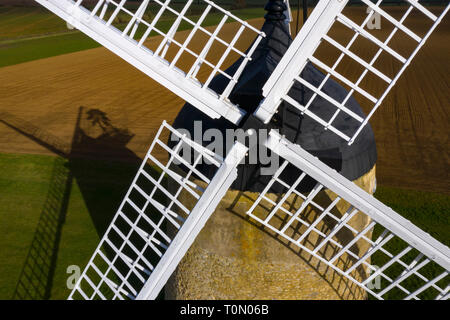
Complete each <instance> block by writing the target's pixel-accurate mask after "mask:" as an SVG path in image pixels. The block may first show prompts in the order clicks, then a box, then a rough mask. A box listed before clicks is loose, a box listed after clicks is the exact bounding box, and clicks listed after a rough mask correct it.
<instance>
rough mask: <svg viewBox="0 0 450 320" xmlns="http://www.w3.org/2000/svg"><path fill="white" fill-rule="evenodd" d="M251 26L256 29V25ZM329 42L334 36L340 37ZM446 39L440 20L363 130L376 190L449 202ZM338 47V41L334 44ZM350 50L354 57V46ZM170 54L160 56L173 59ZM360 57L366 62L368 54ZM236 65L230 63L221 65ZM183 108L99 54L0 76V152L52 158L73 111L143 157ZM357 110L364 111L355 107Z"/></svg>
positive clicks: (448, 22)
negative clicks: (372, 145) (371, 139)
mask: <svg viewBox="0 0 450 320" xmlns="http://www.w3.org/2000/svg"><path fill="white" fill-rule="evenodd" d="M349 12H350V14H353V15H360V16H362V13H363V12H362V11H361V9H359V8H351V10H350V11H349ZM422 21H423V20H420V19H417V20H414V21H413V22H412V23H414V25H415V26H416V27H418V28H419V29H420V28H423V26H422V25H421V24H422ZM251 22H252V24H253V25H254V26H256V27H260V26H261V25H262V22H263V20H262V19H259V20H253V21H251ZM235 27H236V26H235V25H233V24H228V25H225V27H224V31H223V32H222V37H224V39H226V40H229V39H231V38H232V36H233V35H234V31H235V30H236V28H235ZM210 29H212V28H210ZM388 31H390V30H384V29H383V21H382V28H381V30H374V31H373V32H379V33H380V34H383V33H385V34H386V35H387V34H388V33H387V32H388ZM335 32H336V34H337V35H338V36H340V34H339V33H340V32H341V29H337V30H335ZM342 32H343V31H342ZM187 34H188V31H183V32H180V33H178V34H177V40H180V41H181V40H183V39H184V38H185V37H186V36H187ZM449 36H450V17H447V18H445V19H444V21H443V22H442V23H441V25H440V26H439V27H438V28H437V29H436V31H435V32H434V34H432V35H431V37H430V39H429V40H428V42H427V43H426V44H425V46H424V47H423V48H422V50H421V51H420V52H419V54H418V56H417V57H416V58H415V59H414V60H413V63H412V64H411V65H410V67H409V68H408V69H407V71H406V72H405V73H404V75H403V76H402V77H401V78H400V80H399V81H398V83H397V85H396V87H395V88H394V89H393V90H392V91H391V92H390V94H389V95H388V97H387V98H386V100H385V101H384V103H383V104H382V106H381V107H380V109H379V110H378V111H377V112H376V113H375V115H374V116H373V118H372V120H371V121H370V122H371V124H372V127H373V129H374V131H375V136H376V142H377V147H378V156H379V159H378V162H377V180H378V183H379V184H382V185H389V186H397V187H403V188H413V189H419V190H430V191H436V192H441V193H447V194H449V193H450V188H449V184H450V179H449V173H448V171H449V170H448V169H449V156H448V150H449V141H448V138H449V129H448V128H449V126H448V124H449V116H448V110H449V103H450V99H449V74H450V63H449V61H448V56H449V53H450V52H449V51H450V43H449ZM345 37H346V35H345V34H344V32H343V34H342V38H343V39H344V38H345ZM160 40H161V38H159V37H155V38H151V39H150V40H149V41H148V46H149V47H150V48H152V47H154V46H156V45H157V44H158V43H159V42H160ZM252 40H253V39H252V38H251V37H248V38H246V39H243V41H242V43H240V44H239V47H240V48H242V49H245V48H246V47H248V45H249V44H250V42H251V41H252ZM392 41H393V47H394V48H395V49H396V50H398V51H399V52H402V51H403V50H407V49H408V47H409V46H410V44H411V42H410V41H409V39H407V37H406V36H403V37H394V38H393V40H392ZM203 44H204V42H203V41H201V40H199V41H196V42H195V43H194V44H193V46H192V48H191V49H193V50H197V52H198V50H199V48H201V47H202V45H203ZM355 45H356V46H360V47H361V48H363V47H364V43H363V42H361V43H358V42H357V43H355ZM364 48H365V47H364ZM172 49H173V48H172ZM172 49H170V50H169V53H168V55H169V56H170V55H173V54H174V51H173V50H172ZM223 50H224V47H223V46H222V47H220V46H216V47H213V48H212V52H211V54H210V55H209V56H208V57H209V59H211V61H214V60H215V61H217V60H218V59H219V58H220V55H221V54H222V52H223ZM327 50H329V49H327V48H323V50H322V51H321V54H325V55H329V57H330V59H332V57H333V53H332V52H331V50H330V51H329V52H328V51H327ZM367 51H368V53H369V51H370V49H369V48H368V49H367ZM372 54H373V53H372ZM236 58H237V56H236V55H231V56H230V58H229V59H227V60H226V61H225V65H230V64H231V63H232V62H233V61H234V60H235V59H236ZM193 61H194V60H193V59H190V58H188V57H183V58H182V60H180V64H179V65H178V66H179V67H180V68H185V67H188V66H189V65H190V64H192V63H193ZM344 62H345V61H344ZM345 63H346V62H345ZM376 66H377V67H378V68H379V69H380V70H382V71H383V72H384V71H386V72H387V73H388V70H393V69H395V67H396V66H395V62H393V59H391V58H389V57H383V56H381V57H380V62H379V63H378V65H376ZM344 68H347V70H351V72H354V73H355V75H356V74H357V73H358V72H360V71H359V70H358V69H357V68H356V67H355V68H353V66H352V65H351V64H344ZM209 71H210V70H206V69H205V68H202V69H201V70H200V72H199V79H204V78H205V77H207V76H208V72H209ZM351 80H355V79H352V78H351ZM363 83H364V82H363ZM365 85H366V88H368V89H373V90H374V91H373V92H376V91H377V90H379V88H378V87H377V84H375V83H372V82H371V81H370V79H368V81H366V82H365ZM183 103H184V101H183V100H182V99H180V98H178V97H177V96H175V95H174V94H173V93H171V92H170V91H169V90H167V89H165V88H164V87H162V86H161V85H159V84H158V83H156V82H155V81H153V80H151V79H150V78H149V77H147V76H146V75H144V74H143V73H141V72H140V71H138V70H136V69H134V68H133V67H132V66H130V65H129V64H127V63H126V62H124V61H123V60H121V59H120V58H118V57H117V56H115V55H114V54H112V53H111V52H109V51H108V50H106V49H104V48H98V49H92V50H87V51H82V52H78V53H73V54H67V55H62V56H58V57H53V58H48V59H42V60H38V61H33V62H29V63H23V64H20V65H16V66H11V67H5V68H1V69H0V152H11V153H34V154H53V153H54V151H55V150H58V149H59V150H61V149H63V148H70V145H71V143H72V137H73V134H74V128H75V126H76V123H77V117H78V114H79V110H80V107H83V109H82V110H83V112H84V114H83V119H84V120H86V121H87V120H88V119H87V112H88V111H89V110H91V109H95V110H97V111H101V112H103V113H104V115H106V116H107V117H108V119H109V120H110V124H111V126H109V127H108V128H105V127H103V129H102V128H101V127H100V126H98V125H97V126H92V127H91V128H86V127H85V128H83V130H84V131H85V132H86V133H87V134H88V135H89V136H90V137H91V138H94V139H95V138H98V137H99V136H100V135H101V134H102V133H104V132H106V131H107V132H109V133H111V129H112V130H115V129H114V128H120V129H128V130H129V133H131V134H133V135H134V136H133V137H132V138H131V140H129V141H128V139H126V141H124V142H123V144H125V143H126V146H123V145H122V146H121V147H122V149H123V148H126V149H127V151H128V152H132V153H134V154H136V155H137V156H139V157H143V156H144V154H145V152H146V151H147V149H148V147H149V145H150V142H151V140H152V139H153V136H154V134H155V133H156V130H157V129H158V128H159V126H160V124H161V122H162V121H163V120H167V121H168V122H169V123H171V122H172V121H173V119H174V118H175V116H176V115H177V113H178V111H179V110H180V108H181V107H182V105H183ZM361 103H362V105H363V106H364V104H365V103H364V101H362V102H361ZM97 114H98V112H97ZM91 120H92V119H91ZM91 120H89V121H91ZM89 121H88V122H89ZM88 122H85V123H88ZM91 123H92V122H91ZM113 127H114V128H113ZM105 130H106V131H105ZM108 130H109V131H108ZM86 148H87V150H81V151H80V152H81V153H82V154H89V153H90V154H91V155H95V154H96V153H97V152H98V150H89V147H86ZM91 148H92V147H91ZM108 150H109V151H108V152H110V154H106V155H107V156H111V157H119V156H123V154H124V153H123V152H120V153H119V152H118V153H117V154H114V148H109V149H108ZM103 155H105V154H103Z"/></svg>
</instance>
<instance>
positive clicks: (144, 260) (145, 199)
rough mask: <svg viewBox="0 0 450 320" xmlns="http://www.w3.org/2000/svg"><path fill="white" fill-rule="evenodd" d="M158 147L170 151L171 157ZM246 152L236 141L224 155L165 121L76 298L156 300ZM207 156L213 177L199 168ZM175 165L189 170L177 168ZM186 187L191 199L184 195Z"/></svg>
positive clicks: (73, 295)
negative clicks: (169, 141) (168, 138)
mask: <svg viewBox="0 0 450 320" xmlns="http://www.w3.org/2000/svg"><path fill="white" fill-rule="evenodd" d="M167 134H172V135H174V136H175V137H177V139H178V140H179V142H178V143H177V144H176V146H175V147H174V148H173V149H170V148H169V147H168V146H167V145H166V144H165V142H163V140H162V137H164V136H165V135H167ZM186 148H192V149H194V150H195V151H196V157H195V159H193V161H190V159H185V158H184V157H183V150H186ZM158 152H159V153H161V152H167V153H168V154H169V158H168V160H167V161H163V160H161V159H158ZM246 152H247V148H246V147H245V146H243V145H242V144H240V143H238V142H237V143H236V144H235V145H234V147H233V148H232V149H231V151H230V152H229V153H228V155H227V157H226V158H225V159H221V158H220V157H218V156H216V155H215V154H214V153H212V152H211V151H209V150H207V149H205V148H204V147H202V146H200V145H198V144H196V143H195V142H193V141H192V140H190V139H189V138H187V137H186V136H184V135H182V134H181V133H180V132H178V131H176V130H175V129H173V128H172V127H171V126H170V125H168V124H167V123H165V122H164V123H163V124H162V125H161V127H160V129H159V131H158V133H157V134H156V137H155V139H154V140H153V142H152V144H151V146H150V149H149V151H148V153H147V155H146V156H145V158H144V161H143V162H142V165H141V166H140V168H139V170H138V173H137V175H136V177H135V178H134V180H133V182H132V183H131V186H130V188H129V190H128V192H127V194H126V195H125V198H124V199H123V201H122V204H121V205H120V207H119V209H118V211H117V213H116V215H115V217H114V218H113V221H112V222H111V224H110V226H109V227H108V230H107V231H106V233H105V235H104V236H103V238H102V239H101V241H100V244H99V245H98V247H97V249H96V250H95V252H94V254H93V256H92V257H91V259H90V261H89V263H88V265H87V266H86V268H85V269H84V271H83V273H82V275H81V277H80V278H79V279H78V281H77V283H76V285H75V287H74V289H73V291H72V293H71V294H70V296H69V299H80V298H81V299H155V298H156V297H157V295H158V293H159V292H160V290H161V289H162V287H163V286H164V284H165V283H166V281H167V279H168V278H169V277H170V275H171V274H172V272H173V271H174V270H175V268H176V266H177V265H178V263H179V262H180V260H181V258H182V257H183V256H184V254H185V253H186V251H187V250H188V249H189V247H190V245H191V244H192V242H193V241H194V239H195V237H196V236H197V234H198V233H199V232H200V230H201V229H202V227H203V225H204V224H205V223H206V221H207V220H208V218H209V216H210V215H211V214H212V212H213V211H214V209H215V207H216V206H217V204H218V203H219V201H220V200H221V199H222V197H223V195H224V194H225V192H226V191H227V190H228V188H229V186H230V185H231V183H232V182H233V181H234V179H236V176H237V170H236V167H237V165H238V164H239V162H240V161H241V160H242V159H243V157H244V156H245V153H246ZM185 154H186V153H184V155H185ZM202 161H208V163H211V164H212V165H214V166H216V167H217V171H216V173H215V175H214V177H213V178H212V179H208V178H207V177H205V176H204V175H203V174H201V173H200V172H199V171H198V169H197V168H196V167H197V165H199V164H200V163H202ZM175 163H177V164H179V165H180V164H181V165H183V166H184V168H186V170H185V171H184V172H180V171H176V170H174V167H173V165H174V164H175ZM193 176H196V178H197V179H199V180H201V182H202V185H198V184H196V183H194V182H192V181H191V180H190V178H192V177H193ZM169 184H171V187H170V188H169V187H168V185H169ZM169 190H176V191H172V192H171V191H169ZM182 192H186V193H189V195H190V197H191V198H192V199H191V200H190V201H189V203H183V202H182V201H180V200H179V196H180V194H181V193H182Z"/></svg>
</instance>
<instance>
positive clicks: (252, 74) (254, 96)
mask: <svg viewBox="0 0 450 320" xmlns="http://www.w3.org/2000/svg"><path fill="white" fill-rule="evenodd" d="M284 8H285V7H284V4H283V2H282V1H269V3H268V4H267V5H266V8H265V9H266V10H268V13H267V14H266V15H265V19H266V21H265V23H264V25H263V27H262V31H263V32H264V33H265V34H266V38H264V39H263V40H262V41H261V42H260V44H259V45H258V47H257V49H256V51H255V52H254V54H253V59H252V61H250V62H249V63H248V64H247V66H246V67H245V69H244V71H243V73H242V76H241V77H240V79H239V81H238V83H237V84H236V86H235V88H234V89H233V91H232V93H231V94H230V97H229V98H230V100H231V101H232V102H233V103H235V104H237V105H239V107H240V108H242V109H244V110H245V111H246V112H247V113H248V116H247V117H249V116H250V115H251V114H252V113H253V112H254V111H255V109H256V108H257V106H258V105H259V103H260V101H261V100H262V99H263V96H262V87H263V86H264V84H265V82H266V81H267V79H268V78H269V77H270V75H271V73H272V72H273V70H274V69H275V67H276V66H277V64H278V62H279V61H280V60H281V58H282V57H283V55H284V53H285V52H286V50H287V48H288V47H289V45H290V44H291V42H292V38H291V36H290V35H289V31H288V27H287V25H286V23H285V22H284V19H285V17H284V15H283V10H284ZM240 63H241V60H238V61H236V63H234V64H233V65H232V66H231V67H230V68H228V69H227V73H229V74H234V71H235V70H236V68H238V66H239V64H240ZM300 76H301V77H302V78H303V79H305V80H307V81H309V82H310V83H312V84H313V85H315V86H318V85H319V84H320V83H321V82H322V79H323V78H324V77H325V75H324V74H323V73H321V72H320V71H319V70H317V69H316V68H315V67H314V66H313V65H312V64H310V63H309V64H308V65H307V66H306V67H305V69H304V70H303V72H302V73H301V75H300ZM227 83H228V79H226V78H225V77H224V76H222V75H218V76H216V77H215V78H214V79H213V81H212V82H211V85H210V87H211V88H212V89H214V90H215V91H216V92H218V93H221V92H222V91H223V90H224V89H225V87H226V85H227ZM323 90H324V91H325V92H326V93H327V94H328V95H329V96H331V97H332V98H334V99H335V100H336V101H342V100H343V99H344V98H345V96H346V95H347V93H348V91H347V90H346V89H345V88H343V87H342V86H341V85H340V84H338V83H337V82H335V81H333V80H332V79H329V80H328V81H327V82H326V84H325V85H324V87H323ZM312 94H313V92H312V91H311V90H309V89H307V88H305V87H304V86H303V85H301V84H299V83H298V82H296V84H295V85H294V86H293V88H292V89H291V92H289V95H290V96H291V97H293V98H294V99H295V100H296V101H298V102H299V103H300V104H302V105H305V103H306V102H307V101H308V100H309V98H310V97H311V95H312ZM346 107H347V108H349V109H350V110H352V111H353V112H355V113H356V114H358V115H360V116H361V117H365V115H364V113H363V111H362V110H361V107H360V105H359V104H358V102H357V101H356V100H355V99H354V98H353V97H351V98H350V99H349V101H348V102H347V103H346ZM309 109H310V110H311V111H313V112H314V113H315V114H317V115H318V116H319V117H321V118H322V119H329V118H331V116H332V114H333V113H334V111H335V110H336V108H335V107H334V106H332V105H331V104H330V103H329V102H328V101H326V100H325V99H323V98H320V97H316V98H315V100H314V102H313V103H312V104H311V106H310V107H309ZM278 110H279V111H278V113H277V114H276V115H275V116H274V117H273V119H272V120H271V122H270V124H269V126H270V127H271V128H274V129H278V130H279V132H280V133H281V134H283V135H285V137H286V138H287V139H288V140H290V141H291V142H294V143H297V144H299V145H300V146H301V147H302V148H304V149H306V150H307V151H309V152H310V153H311V154H313V155H315V156H317V157H319V159H320V160H321V161H323V162H325V163H326V164H328V165H329V166H330V167H332V168H333V169H335V170H336V171H338V172H340V173H341V174H342V175H343V176H345V177H346V178H348V179H350V180H355V179H357V178H359V177H361V176H362V175H364V174H365V173H367V172H368V171H369V170H370V169H371V168H372V167H373V166H374V164H375V162H376V159H377V151H376V146H375V138H374V134H373V131H372V128H371V126H370V124H368V125H366V126H365V128H364V129H363V130H362V132H361V133H360V134H359V136H358V138H357V139H356V140H355V142H354V143H353V144H352V145H350V146H349V145H348V144H347V142H346V141H345V140H343V139H342V138H340V137H339V136H337V135H336V134H335V133H333V132H331V131H329V130H324V128H323V126H322V125H320V124H319V123H318V122H316V121H315V120H313V119H312V118H310V117H308V116H304V115H301V113H300V111H299V110H298V109H296V108H294V107H293V106H291V105H290V104H288V103H286V102H284V103H282V104H281V105H280V107H279V109H278ZM195 121H201V122H202V130H203V132H204V131H206V130H208V129H210V128H217V129H219V130H220V131H221V132H223V137H224V144H225V136H226V135H225V130H226V129H236V128H238V127H248V126H249V124H250V123H251V125H250V126H255V124H254V122H255V121H257V120H255V119H253V118H252V119H251V121H248V120H247V119H244V120H243V121H241V123H240V125H239V126H235V125H234V124H232V123H230V122H229V121H227V120H226V119H224V118H220V119H211V118H210V117H208V116H207V115H205V114H204V113H203V112H201V111H199V110H198V109H196V108H195V107H193V106H192V105H190V104H188V103H186V104H185V105H184V106H183V108H182V109H181V111H180V112H179V114H178V116H177V117H176V119H175V121H174V123H173V126H174V128H176V129H186V130H187V131H189V133H190V134H191V137H192V138H194V122H195ZM246 122H247V124H246ZM333 125H334V126H335V127H336V128H337V129H339V130H340V131H342V132H344V133H346V134H347V135H349V136H351V135H352V133H354V132H355V130H356V128H357V127H358V125H359V123H358V122H357V121H356V120H354V119H353V118H351V117H350V116H347V115H346V114H345V113H344V112H340V114H339V115H338V117H337V118H336V119H335V121H334V122H333ZM260 127H261V128H262V127H263V124H262V123H261V124H260ZM197 142H200V143H201V142H202V141H197ZM210 143H211V142H204V143H203V145H204V146H207V145H208V144H210ZM171 144H172V145H173V142H172V143H171ZM259 147H260V146H259ZM223 150H226V148H225V145H224V149H223ZM246 160H247V159H246ZM280 164H281V160H280ZM260 166H261V165H260V164H248V162H247V161H246V163H245V164H241V165H240V166H239V171H238V179H236V181H235V182H234V183H233V185H232V188H233V189H236V190H242V191H255V192H261V191H262V189H263V188H264V186H265V185H267V183H268V181H269V180H270V178H271V176H269V175H268V176H262V175H261V174H260ZM200 170H201V171H202V172H203V173H204V174H206V175H207V176H210V174H209V173H210V171H209V166H208V165H207V164H203V165H202V166H201V167H200ZM300 173H301V172H300V171H299V170H298V169H296V168H294V167H289V168H288V169H287V170H285V171H284V174H283V176H282V177H281V178H282V179H283V180H284V181H286V182H287V183H292V182H294V181H295V179H296V178H297V177H298V175H299V174H300ZM313 185H314V182H313V181H303V182H302V183H301V185H300V187H299V189H301V191H307V189H311V188H312V186H313ZM275 188H276V187H275ZM272 191H273V192H283V190H282V188H280V189H279V190H272Z"/></svg>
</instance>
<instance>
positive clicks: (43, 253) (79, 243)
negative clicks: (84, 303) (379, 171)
mask: <svg viewBox="0 0 450 320" xmlns="http://www.w3.org/2000/svg"><path fill="white" fill-rule="evenodd" d="M138 165H139V164H137V163H134V164H132V163H123V162H105V161H99V160H96V161H93V160H81V159H72V160H70V161H69V160H65V159H62V158H59V157H52V156H41V155H17V154H0V195H1V197H0V248H2V250H0V284H1V285H0V299H9V298H34V299H39V298H40V299H42V298H51V299H65V298H66V297H67V295H68V293H69V290H68V289H67V288H66V281H67V277H68V276H69V274H67V273H66V270H67V267H68V266H70V265H80V267H81V268H83V266H84V264H85V263H86V262H87V259H88V258H89V256H90V255H91V254H92V252H93V250H94V249H95V247H96V246H97V243H98V241H99V238H100V236H101V235H102V234H103V232H104V231H105V229H106V227H107V225H108V224H109V222H110V220H111V218H112V215H113V214H114V213H115V211H116V209H117V207H118V206H119V201H120V199H121V198H122V197H123V195H124V194H125V192H126V190H127V188H128V185H129V183H130V182H131V179H132V178H133V176H134V174H135V172H136V170H137V167H138ZM376 197H377V198H378V199H380V200H381V201H383V202H384V203H385V204H386V205H388V206H390V207H392V208H393V209H394V210H396V211H397V212H399V213H400V214H401V215H403V216H404V217H406V218H407V219H409V220H411V221H412V222H413V223H415V224H416V225H417V226H419V227H421V228H423V229H424V230H425V231H427V232H429V233H430V234H431V235H433V236H434V237H436V238H437V239H438V240H440V241H441V242H443V243H444V244H446V245H449V244H450V237H449V234H448V225H449V212H448V208H450V197H448V196H446V195H441V194H435V193H426V192H420V191H411V190H401V189H395V188H388V187H379V188H378V191H377V193H376ZM377 232H379V230H375V234H376V233H377ZM392 250H393V251H395V246H394V248H392ZM382 262H383V257H382V256H379V257H375V258H374V260H373V261H372V263H373V264H375V265H376V264H382ZM430 272H431V273H434V272H435V271H433V270H431V271H430ZM392 298H395V296H393V297H392Z"/></svg>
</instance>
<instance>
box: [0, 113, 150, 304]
mask: <svg viewBox="0 0 450 320" xmlns="http://www.w3.org/2000/svg"><path fill="white" fill-rule="evenodd" d="M0 122H2V123H4V124H6V125H7V126H8V127H10V128H12V129H14V130H16V131H17V132H19V133H20V134H22V135H24V136H26V137H28V138H30V139H31V140H33V141H34V142H36V143H38V144H39V145H41V146H43V147H45V148H47V149H48V150H50V151H52V152H53V153H55V154H56V155H58V157H57V158H55V160H54V165H53V170H52V175H51V180H50V187H49V190H48V193H47V198H46V200H45V202H44V206H43V208H42V210H41V213H40V217H39V220H38V225H37V227H36V230H35V233H34V236H33V239H32V241H31V244H30V248H29V250H28V254H27V256H26V258H25V262H24V265H23V267H22V271H21V273H20V276H19V279H18V281H17V285H16V288H15V291H14V293H13V296H12V298H13V299H49V298H50V297H51V291H52V286H53V278H54V273H55V269H56V262H57V258H58V251H59V244H60V239H61V234H62V230H63V227H64V221H65V219H66V215H67V209H68V203H69V199H70V194H71V191H72V186H73V182H74V181H76V183H77V185H78V188H79V190H80V192H81V194H82V197H83V200H84V202H85V205H86V207H87V209H88V212H89V214H90V216H91V219H92V222H93V225H94V227H95V229H96V232H97V234H98V235H99V237H101V236H103V234H104V232H105V230H106V228H107V226H108V225H109V223H110V222H111V219H112V217H113V215H114V214H115V212H116V210H117V208H118V206H119V203H120V201H121V199H122V197H123V195H124V194H125V192H126V190H127V189H128V187H129V185H130V183H131V181H132V179H133V177H134V175H135V174H136V171H137V167H138V166H139V164H140V163H141V161H142V160H141V159H140V158H139V157H138V156H137V155H136V154H135V153H133V152H132V151H131V150H129V149H128V148H127V147H126V144H127V143H128V142H129V141H130V140H131V139H132V138H133V136H134V135H133V134H131V133H130V132H129V131H128V130H126V129H120V128H117V127H115V126H114V125H113V124H112V123H111V121H110V119H109V118H108V116H107V114H106V113H104V112H103V111H101V110H99V109H86V108H84V107H80V108H79V112H78V117H77V122H76V125H75V130H74V134H73V138H72V142H71V144H68V143H65V142H64V141H62V140H61V139H59V138H58V137H56V136H54V135H52V134H50V133H49V132H47V131H45V130H44V129H42V128H39V127H37V126H36V125H34V124H32V123H31V122H28V121H25V120H23V119H21V118H19V117H16V116H14V115H12V114H10V113H7V112H2V113H0ZM92 249H94V248H92Z"/></svg>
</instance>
